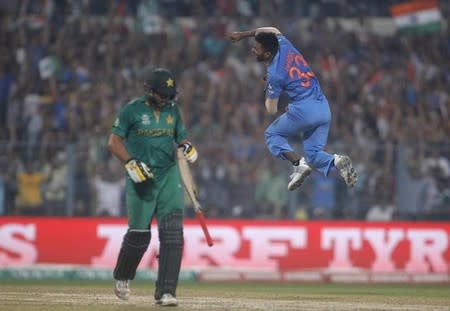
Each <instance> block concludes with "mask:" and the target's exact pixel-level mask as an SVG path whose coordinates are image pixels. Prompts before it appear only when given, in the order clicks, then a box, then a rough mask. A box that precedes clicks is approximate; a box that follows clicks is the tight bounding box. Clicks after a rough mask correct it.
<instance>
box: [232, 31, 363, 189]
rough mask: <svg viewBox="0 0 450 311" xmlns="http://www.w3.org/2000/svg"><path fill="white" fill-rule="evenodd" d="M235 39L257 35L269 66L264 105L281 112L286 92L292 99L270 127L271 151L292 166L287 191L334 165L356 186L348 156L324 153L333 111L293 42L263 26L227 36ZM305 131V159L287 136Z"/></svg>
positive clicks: (259, 52) (259, 56)
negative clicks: (317, 172) (283, 96)
mask: <svg viewBox="0 0 450 311" xmlns="http://www.w3.org/2000/svg"><path fill="white" fill-rule="evenodd" d="M228 37H229V39H230V41H231V42H233V43H234V42H238V41H240V40H241V39H243V38H248V37H254V38H255V45H254V46H253V48H252V53H253V54H255V56H256V60H257V61H259V62H263V63H265V64H266V66H267V72H266V76H265V80H266V94H265V96H266V100H265V107H266V110H267V111H268V112H269V113H270V114H275V113H277V107H278V100H279V98H280V95H281V93H283V92H284V93H286V94H287V95H288V97H289V105H288V107H287V110H286V112H284V113H283V114H281V115H280V116H279V117H278V118H276V119H275V120H274V121H273V122H272V123H271V124H270V125H269V127H268V128H267V129H266V131H265V140H266V144H267V147H268V149H269V151H270V152H271V153H272V155H274V156H275V157H277V158H280V159H283V160H288V161H290V162H291V163H292V165H293V173H292V174H291V176H290V181H289V183H288V189H289V190H294V189H297V188H298V187H300V186H301V185H302V183H303V182H304V180H305V178H306V177H308V175H309V174H311V171H312V169H316V170H318V171H319V172H321V173H322V174H324V175H325V176H328V174H329V172H330V171H331V170H332V169H333V168H334V167H335V168H337V169H338V171H339V173H340V175H341V176H342V177H343V178H344V180H345V183H346V184H347V186H349V187H352V186H354V185H355V183H356V180H357V172H356V170H355V169H354V168H353V165H352V161H351V160H350V158H349V157H348V156H347V155H338V154H334V155H332V154H329V153H327V152H325V151H324V147H325V145H326V143H327V139H328V132H329V130H330V124H331V111H330V107H329V105H328V101H327V98H326V97H325V95H324V94H323V92H322V89H321V88H320V84H319V81H318V80H317V78H316V76H315V75H314V73H313V71H312V70H311V68H310V67H309V65H308V63H307V62H306V60H305V59H304V57H303V55H302V54H301V53H300V52H299V51H298V50H297V49H296V48H295V47H294V46H293V45H292V43H291V42H290V41H289V40H288V39H287V38H286V37H285V36H283V35H282V34H281V32H280V31H279V30H278V29H276V28H274V27H261V28H257V29H253V30H248V31H243V32H232V33H230V34H229V35H228ZM300 133H302V134H303V152H304V157H300V156H299V154H297V153H296V152H295V151H294V150H293V148H292V147H291V145H290V144H289V143H288V139H289V138H291V137H297V136H298V135H299V134H300Z"/></svg>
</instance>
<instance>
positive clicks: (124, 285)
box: [114, 280, 130, 300]
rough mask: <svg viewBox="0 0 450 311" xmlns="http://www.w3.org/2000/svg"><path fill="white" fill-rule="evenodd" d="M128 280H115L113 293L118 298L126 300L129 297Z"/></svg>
mask: <svg viewBox="0 0 450 311" xmlns="http://www.w3.org/2000/svg"><path fill="white" fill-rule="evenodd" d="M129 285H130V281H128V280H116V287H115V288H114V293H115V294H116V296H117V297H118V298H119V299H122V300H128V299H129V298H130V286H129Z"/></svg>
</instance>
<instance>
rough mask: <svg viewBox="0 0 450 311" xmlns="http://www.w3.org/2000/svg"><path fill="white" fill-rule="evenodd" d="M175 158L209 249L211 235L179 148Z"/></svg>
mask: <svg viewBox="0 0 450 311" xmlns="http://www.w3.org/2000/svg"><path fill="white" fill-rule="evenodd" d="M177 158H178V167H179V169H180V175H181V180H182V182H183V186H184V188H185V189H186V192H187V194H188V196H189V199H190V200H191V202H192V206H193V208H194V210H195V215H196V216H197V219H198V221H199V222H200V226H201V228H202V230H203V234H204V235H205V239H206V242H207V243H208V246H210V247H211V246H213V240H212V238H211V235H210V234H209V231H208V227H207V226H206V221H205V216H204V215H203V212H202V207H201V205H200V202H199V201H198V198H197V187H196V185H195V182H194V178H193V177H192V173H191V169H190V167H189V163H188V162H187V161H186V159H185V157H184V155H183V151H182V149H181V148H178V149H177Z"/></svg>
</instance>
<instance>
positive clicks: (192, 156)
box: [180, 142, 198, 163]
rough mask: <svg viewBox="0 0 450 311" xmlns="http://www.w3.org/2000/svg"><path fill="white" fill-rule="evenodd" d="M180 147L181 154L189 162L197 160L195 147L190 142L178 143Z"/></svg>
mask: <svg viewBox="0 0 450 311" xmlns="http://www.w3.org/2000/svg"><path fill="white" fill-rule="evenodd" d="M180 148H183V155H184V157H185V158H186V160H187V161H188V162H189V163H194V162H195V161H197V158H198V153H197V149H195V147H194V146H192V144H191V143H190V142H187V143H184V144H182V145H180Z"/></svg>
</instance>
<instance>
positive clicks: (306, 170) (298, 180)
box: [288, 158, 312, 191]
mask: <svg viewBox="0 0 450 311" xmlns="http://www.w3.org/2000/svg"><path fill="white" fill-rule="evenodd" d="M293 168H294V172H293V173H292V174H291V176H290V178H291V181H290V182H289V184H288V189H289V190H291V191H292V190H295V189H297V188H298V187H300V186H301V185H302V184H303V182H304V181H305V179H306V177H308V176H309V174H311V172H312V168H311V167H310V166H309V165H308V164H307V163H306V161H305V158H301V159H300V163H299V164H298V165H294V166H293Z"/></svg>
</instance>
